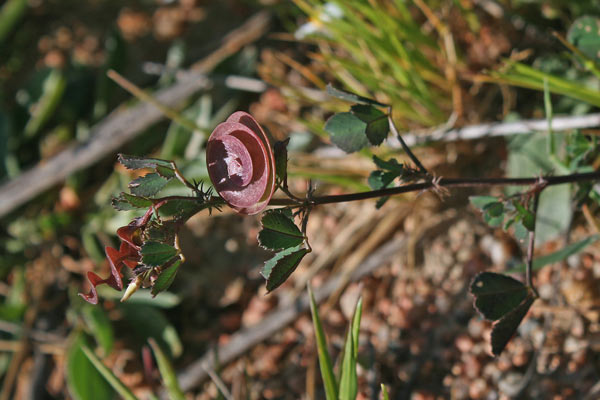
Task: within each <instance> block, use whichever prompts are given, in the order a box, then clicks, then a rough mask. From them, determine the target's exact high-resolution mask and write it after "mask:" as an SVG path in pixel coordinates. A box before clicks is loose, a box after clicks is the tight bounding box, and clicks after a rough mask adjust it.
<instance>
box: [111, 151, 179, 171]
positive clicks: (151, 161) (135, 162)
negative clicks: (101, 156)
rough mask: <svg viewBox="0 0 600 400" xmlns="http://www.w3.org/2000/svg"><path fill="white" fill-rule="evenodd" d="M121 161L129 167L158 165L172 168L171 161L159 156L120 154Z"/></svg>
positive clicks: (140, 167) (137, 167) (138, 167)
mask: <svg viewBox="0 0 600 400" xmlns="http://www.w3.org/2000/svg"><path fill="white" fill-rule="evenodd" d="M118 160H119V162H120V163H121V164H122V165H123V166H124V167H125V168H127V169H142V168H152V169H154V168H156V167H157V166H162V167H167V168H171V161H167V160H161V159H158V158H147V157H137V156H128V155H126V154H119V156H118Z"/></svg>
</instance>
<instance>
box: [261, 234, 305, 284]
mask: <svg viewBox="0 0 600 400" xmlns="http://www.w3.org/2000/svg"><path fill="white" fill-rule="evenodd" d="M303 246H304V245H303V244H300V245H298V246H296V247H290V248H288V249H285V250H282V251H280V252H279V253H277V254H275V256H274V257H273V258H271V259H270V260H268V261H267V262H265V266H264V267H263V270H262V271H261V275H262V276H263V277H264V278H265V279H266V280H267V290H268V291H269V292H271V291H273V290H275V289H277V288H278V287H279V286H280V285H281V284H282V283H283V282H285V281H286V280H287V278H289V276H290V275H291V274H292V272H294V270H295V269H296V267H298V264H300V261H302V258H304V256H305V255H306V254H308V253H309V251H310V250H308V249H305V248H303Z"/></svg>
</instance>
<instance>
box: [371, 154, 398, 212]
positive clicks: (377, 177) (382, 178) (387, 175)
mask: <svg viewBox="0 0 600 400" xmlns="http://www.w3.org/2000/svg"><path fill="white" fill-rule="evenodd" d="M373 162H374V163H375V165H376V166H377V167H378V168H379V169H378V170H375V171H373V172H371V174H370V175H369V179H368V183H369V186H370V187H371V189H373V190H379V189H385V188H387V187H390V186H391V185H392V183H393V182H394V179H396V178H398V177H399V176H402V174H403V173H404V165H402V164H400V163H398V161H396V159H394V158H390V159H389V160H387V161H385V160H382V159H381V158H379V157H377V156H373ZM385 171H387V172H385ZM388 199H389V196H385V197H380V198H379V199H378V200H377V203H375V207H376V208H378V209H379V208H381V207H382V206H383V205H384V204H385V202H386V201H387V200H388Z"/></svg>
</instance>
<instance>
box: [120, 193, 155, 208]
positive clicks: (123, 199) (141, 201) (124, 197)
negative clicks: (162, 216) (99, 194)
mask: <svg viewBox="0 0 600 400" xmlns="http://www.w3.org/2000/svg"><path fill="white" fill-rule="evenodd" d="M111 203H112V206H113V207H114V208H115V209H116V210H118V211H128V210H135V209H139V208H149V207H151V206H152V200H150V199H147V198H144V197H140V196H135V195H133V194H129V193H125V192H121V194H119V196H117V197H113V199H112V202H111Z"/></svg>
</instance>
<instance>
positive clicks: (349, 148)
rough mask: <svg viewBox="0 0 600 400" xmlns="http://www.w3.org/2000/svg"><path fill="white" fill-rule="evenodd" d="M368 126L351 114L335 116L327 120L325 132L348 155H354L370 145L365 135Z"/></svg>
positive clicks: (344, 113)
mask: <svg viewBox="0 0 600 400" xmlns="http://www.w3.org/2000/svg"><path fill="white" fill-rule="evenodd" d="M366 129H367V124H366V123H365V122H364V121H362V120H361V119H360V118H358V117H357V116H356V115H354V114H353V113H351V112H343V113H338V114H334V115H333V116H331V118H329V119H328V120H327V123H326V124H325V131H327V133H329V137H330V138H331V141H332V142H333V144H335V145H336V146H337V147H339V148H340V149H342V150H344V151H345V152H346V153H353V152H355V151H358V150H360V149H362V148H363V147H365V146H368V145H369V140H368V139H367V136H366V135H365V130H366Z"/></svg>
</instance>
